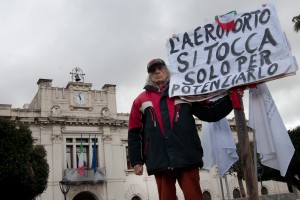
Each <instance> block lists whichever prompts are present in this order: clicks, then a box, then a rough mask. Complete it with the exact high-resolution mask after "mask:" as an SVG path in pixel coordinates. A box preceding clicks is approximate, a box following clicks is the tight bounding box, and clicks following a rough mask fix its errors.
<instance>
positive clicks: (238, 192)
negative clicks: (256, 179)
mask: <svg viewBox="0 0 300 200" xmlns="http://www.w3.org/2000/svg"><path fill="white" fill-rule="evenodd" d="M232 194H233V198H234V199H238V198H241V193H240V190H239V189H237V188H235V189H234V190H233V192H232Z"/></svg>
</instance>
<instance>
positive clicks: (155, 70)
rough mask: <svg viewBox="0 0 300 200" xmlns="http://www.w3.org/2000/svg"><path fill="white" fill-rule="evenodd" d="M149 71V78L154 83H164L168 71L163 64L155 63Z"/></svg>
mask: <svg viewBox="0 0 300 200" xmlns="http://www.w3.org/2000/svg"><path fill="white" fill-rule="evenodd" d="M149 73H150V80H151V81H152V82H153V83H154V84H156V85H161V84H164V83H165V82H166V81H167V79H168V72H167V70H166V68H165V66H163V65H157V66H154V67H152V69H151V71H150V72H149Z"/></svg>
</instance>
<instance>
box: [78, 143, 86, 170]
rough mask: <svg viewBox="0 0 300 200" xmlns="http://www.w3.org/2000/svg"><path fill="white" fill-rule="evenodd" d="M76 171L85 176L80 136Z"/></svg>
mask: <svg viewBox="0 0 300 200" xmlns="http://www.w3.org/2000/svg"><path fill="white" fill-rule="evenodd" d="M77 173H78V174H81V175H82V176H85V170H84V162H83V148H82V138H81V143H80V153H79V158H78V168H77Z"/></svg>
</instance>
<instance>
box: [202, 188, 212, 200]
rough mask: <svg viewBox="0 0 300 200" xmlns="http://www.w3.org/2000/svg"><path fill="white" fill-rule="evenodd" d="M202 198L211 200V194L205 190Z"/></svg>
mask: <svg viewBox="0 0 300 200" xmlns="http://www.w3.org/2000/svg"><path fill="white" fill-rule="evenodd" d="M203 198H204V200H212V199H211V194H210V192H209V191H207V190H206V191H204V192H203Z"/></svg>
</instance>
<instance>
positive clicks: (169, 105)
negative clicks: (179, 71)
mask: <svg viewBox="0 0 300 200" xmlns="http://www.w3.org/2000/svg"><path fill="white" fill-rule="evenodd" d="M147 72H148V79H147V83H146V85H145V87H144V89H145V91H143V92H142V93H141V94H140V95H138V97H137V98H136V99H135V100H134V101H133V104H132V108H131V111H130V117H129V127H128V150H129V159H130V162H131V165H132V166H133V168H134V172H135V174H136V175H142V174H143V169H144V168H143V166H144V164H145V165H146V169H147V173H148V175H149V176H150V175H154V176H155V180H156V184H157V189H158V195H159V199H160V200H176V199H177V197H176V187H175V184H176V181H177V182H178V184H179V186H180V188H181V189H182V191H183V195H184V198H185V200H203V196H202V191H201V188H200V174H199V169H200V168H201V167H202V166H203V161H202V157H203V150H202V146H201V141H200V138H199V135H198V131H197V128H196V123H195V118H194V116H196V117H197V118H199V119H200V120H202V121H207V122H216V121H219V120H220V119H222V118H224V117H226V116H227V115H228V114H229V113H230V112H231V111H232V109H233V108H232V103H231V100H230V98H229V95H226V96H224V97H222V98H220V99H218V100H216V101H214V102H209V101H201V102H188V101H184V100H182V99H180V98H179V97H169V95H168V89H169V77H170V73H169V71H168V68H167V66H166V64H165V62H164V61H163V60H162V59H159V58H157V59H153V60H151V61H150V62H149V63H148V65H147Z"/></svg>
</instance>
